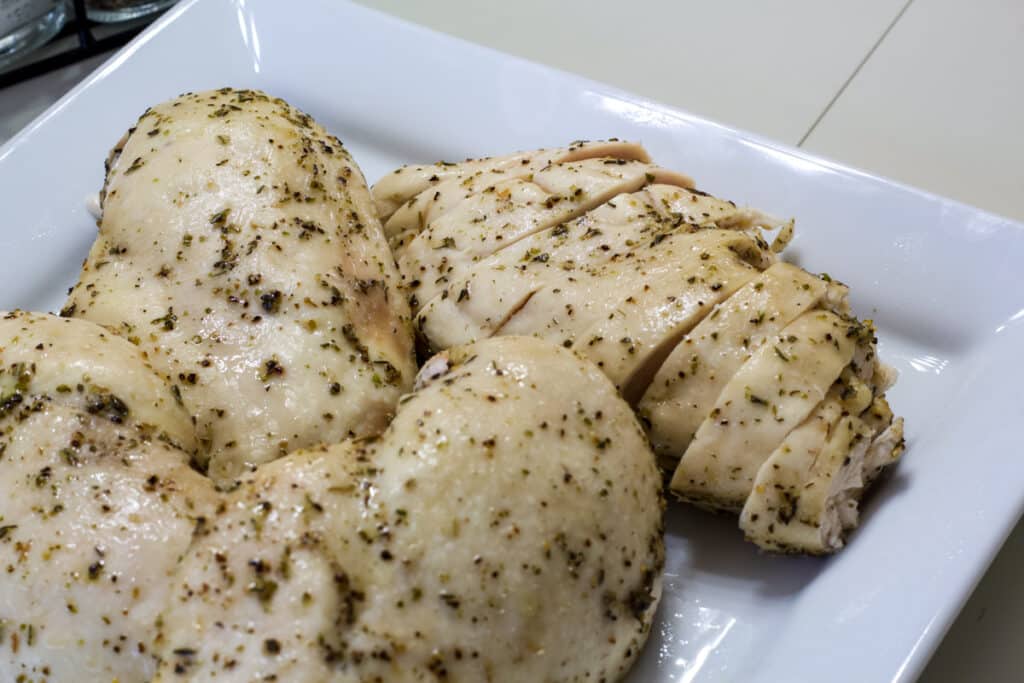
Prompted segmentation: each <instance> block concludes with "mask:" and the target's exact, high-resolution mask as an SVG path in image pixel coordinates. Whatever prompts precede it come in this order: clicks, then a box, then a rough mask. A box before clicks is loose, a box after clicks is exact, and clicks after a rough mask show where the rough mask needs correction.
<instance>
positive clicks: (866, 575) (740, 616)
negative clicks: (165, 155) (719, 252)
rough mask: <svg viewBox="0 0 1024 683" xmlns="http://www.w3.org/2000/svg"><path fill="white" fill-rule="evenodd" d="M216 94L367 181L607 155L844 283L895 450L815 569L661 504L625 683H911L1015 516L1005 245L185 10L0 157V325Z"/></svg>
mask: <svg viewBox="0 0 1024 683" xmlns="http://www.w3.org/2000/svg"><path fill="white" fill-rule="evenodd" d="M225 85H232V86H236V87H256V88H262V89H264V90H267V91H269V92H271V93H273V94H276V95H279V96H281V97H284V98H285V99H287V100H289V101H290V102H291V103H292V104H294V105H296V106H298V107H299V108H301V109H304V110H305V111H307V112H309V113H310V114H312V115H313V116H315V117H316V118H317V119H319V120H320V121H321V122H323V123H324V124H325V125H326V126H327V128H328V129H330V130H331V131H332V132H334V133H335V134H337V135H338V136H339V137H340V138H341V139H342V140H343V141H345V142H346V144H347V145H348V147H349V148H350V150H351V151H352V152H353V154H354V156H355V158H356V159H357V161H358V162H359V163H360V164H361V166H362V168H363V170H364V172H365V174H366V176H367V178H368V179H370V180H371V181H373V180H376V179H377V178H378V177H380V176H381V175H383V174H384V173H385V172H387V171H389V170H391V169H392V168H393V167H395V166H398V165H400V164H401V163H406V162H419V161H434V160H436V159H442V158H444V159H458V158H462V157H465V156H469V155H472V156H479V155H482V154H486V153H500V152H505V151H510V150H514V149H527V148H534V147H539V146H547V145H560V144H564V143H566V142H568V141H570V140H575V139H578V138H604V137H611V136H617V137H621V138H627V139H634V140H639V141H641V142H643V143H644V144H645V145H646V146H647V147H648V149H649V150H650V151H651V153H652V155H653V156H654V158H655V159H656V160H657V161H659V162H660V163H662V164H663V165H665V166H668V167H670V168H675V169H678V170H682V171H685V172H686V173H689V174H691V175H693V176H694V177H695V178H696V179H697V181H698V183H699V185H700V187H702V188H703V189H705V190H707V191H710V192H712V193H714V194H717V195H719V196H722V197H726V198H731V199H733V200H735V201H737V203H741V204H750V205H752V206H755V207H758V208H761V209H763V210H765V211H768V212H770V213H772V214H775V215H780V216H795V217H796V218H797V234H798V237H797V240H796V241H795V243H794V245H793V246H792V247H791V256H792V258H794V259H795V260H797V261H798V262H800V263H801V264H802V265H804V266H805V267H807V268H809V269H811V270H815V271H827V272H829V273H830V274H832V275H833V276H835V277H837V278H839V279H841V280H843V281H845V282H847V283H849V284H850V285H851V288H852V299H853V304H854V306H855V309H856V311H857V312H858V313H859V314H861V315H862V316H865V317H873V318H874V319H875V320H876V322H877V324H878V327H879V337H880V340H881V343H880V347H881V353H882V356H883V358H884V359H885V360H887V361H888V362H890V363H892V364H894V365H896V366H897V367H898V368H899V370H900V372H901V380H900V382H899V384H897V386H896V388H895V389H894V390H893V391H892V392H891V393H890V397H891V402H892V404H893V406H894V408H895V409H896V410H897V412H899V413H901V414H903V415H905V416H906V418H907V426H908V437H909V438H908V441H909V452H908V453H907V455H906V457H905V459H904V461H903V462H902V463H901V464H900V465H899V466H898V467H897V468H896V470H895V472H894V473H893V474H892V476H890V477H889V478H888V479H887V480H886V481H885V482H884V486H883V487H882V490H881V491H879V493H878V494H877V495H875V496H873V497H872V498H871V500H870V501H869V503H868V505H867V507H866V511H865V515H864V523H863V526H862V528H861V530H860V531H859V532H857V533H856V534H854V536H853V538H852V539H851V543H850V546H849V548H847V549H846V550H845V551H844V552H842V553H840V554H839V555H838V556H837V557H835V558H832V559H827V560H821V559H809V558H785V557H772V556H766V555H763V554H759V553H758V552H757V551H756V549H755V548H753V547H752V546H750V545H748V544H745V543H744V542H743V541H742V539H741V538H740V533H739V532H738V531H737V529H736V523H735V521H734V520H733V519H730V518H724V517H714V516H710V515H706V514H703V513H700V512H697V511H694V510H691V509H684V508H682V507H680V506H678V505H673V506H671V509H670V511H669V514H668V548H669V552H668V561H667V566H666V577H665V580H666V590H665V597H664V599H663V602H662V605H661V609H660V612H659V618H658V622H657V624H656V625H655V629H654V632H653V633H652V636H651V639H650V642H649V643H648V646H647V648H646V650H645V651H644V653H643V656H642V658H641V660H640V662H639V663H638V664H637V666H636V667H635V669H634V672H633V674H632V676H631V678H630V680H631V681H636V682H639V681H681V682H691V681H699V682H704V683H708V682H712V681H763V682H766V683H767V682H775V681H818V680H828V681H851V682H857V683H865V682H868V681H890V680H891V681H910V680H913V679H914V678H915V677H916V676H917V674H918V673H919V672H920V671H921V669H922V667H923V665H924V663H925V662H926V661H927V658H928V656H929V655H930V653H931V652H932V650H933V649H934V648H935V646H936V645H937V644H938V642H939V640H940V639H941V637H942V634H943V633H944V632H945V630H946V628H947V626H948V625H949V623H950V622H951V621H952V619H953V618H954V616H955V615H956V612H957V611H958V610H959V608H960V606H961V605H962V603H963V601H964V600H965V599H966V597H967V596H968V595H969V593H970V591H971V589H972V587H973V586H974V584H975V582H976V581H977V580H978V578H979V577H980V576H981V574H982V573H983V572H984V570H985V568H986V567H987V566H988V564H989V562H990V561H991V559H992V557H993V555H994V554H995V553H996V551H997V550H998V548H999V546H1000V545H1001V543H1002V541H1003V539H1004V538H1005V536H1006V534H1007V533H1008V531H1009V530H1010V529H1011V528H1012V526H1013V524H1014V523H1015V522H1016V520H1017V519H1018V517H1019V515H1020V513H1021V509H1022V504H1024V458H1022V457H1021V447H1020V440H1019V438H1018V433H1019V428H1020V425H1021V424H1022V423H1024V401H1022V400H1021V399H1020V396H1019V393H1020V389H1019V388H1020V387H1021V386H1022V384H1024V370H1022V365H1021V363H1020V353H1021V350H1022V349H1024V286H1022V285H1021V284H1020V276H1019V272H1020V267H1021V263H1024V226H1022V225H1020V224H1018V223H1015V222H1012V221H1009V220H1006V219H1002V218H998V217H996V216H992V215H989V214H986V213H983V212H980V211H978V210H975V209H972V208H970V207H966V206H963V205H961V204H958V203H955V202H952V201H948V200H943V199H940V198H937V197H934V196H931V195H928V194H925V193H921V192H918V191H916V190H912V189H909V188H906V187H902V186H899V185H896V184H894V183H891V182H888V181H885V180H881V179H878V178H874V177H871V176H868V175H865V174H862V173H859V172H856V171H852V170H849V169H846V168H843V167H841V166H837V165H835V164H832V163H829V162H825V161H821V160H819V159H815V158H813V157H810V156H808V155H806V154H803V153H802V152H798V151H795V150H792V149H789V148H787V147H784V146H781V145H776V144H772V143H770V142H766V141H763V140H760V139H758V138H756V137H753V136H749V135H745V134H742V133H738V132H736V131H733V130H730V129H728V128H723V127H721V126H718V125H716V124H713V123H710V122H707V121H704V120H702V119H699V118H696V117H693V116H690V115H687V114H684V113H681V112H678V111H675V110H672V109H668V108H666V107H663V106H660V105H657V104H654V103H651V102H648V101H645V100H642V99H638V98H636V97H632V96H630V95H627V94H624V93H621V92H618V91H615V90H613V89H610V88H607V87H605V86H601V85H598V84H595V83H592V82H589V81H586V80H582V79H579V78H576V77H573V76H569V75H566V74H563V73H559V72H554V71H552V70H550V69H547V68H545V67H541V66H537V65H533V64H529V63H526V62H523V61H520V60H518V59H514V58H510V57H507V56H504V55H501V54H498V53H495V52H491V51H488V50H485V49H482V48H478V47H474V46H471V45H468V44H465V43H462V42H458V41H456V40H453V39H450V38H446V37H443V36H440V35H437V34H433V33H430V32H427V31H425V30H422V29H419V28H416V27H412V26H409V25H406V24H403V23H400V22H397V21H395V20H392V19H390V18H387V17H384V16H383V15H379V14H376V13H374V12H371V11H369V10H366V9H363V8H360V7H357V6H353V5H349V4H347V3H341V2H337V1H334V0H301V1H293V2H288V3H280V2H273V1H272V0H234V1H230V0H203V1H197V2H184V3H182V4H180V5H179V6H178V7H177V8H175V9H174V10H172V11H171V12H170V13H169V14H168V15H167V16H166V17H164V18H163V19H162V20H160V21H159V22H158V23H157V24H156V25H154V26H153V27H152V28H151V29H149V30H148V31H147V32H146V33H145V34H143V35H142V36H140V38H139V39H137V40H136V41H134V42H133V43H132V44H131V45H129V46H128V47H127V48H126V49H124V50H123V51H121V52H120V53H119V54H118V55H117V56H115V57H114V58H113V59H111V60H110V61H109V62H107V63H106V64H105V65H104V66H103V67H101V68H100V69H99V70H98V71H97V72H96V73H95V74H94V75H93V76H92V77H90V78H89V79H88V80H87V81H85V82H84V83H83V84H81V85H80V86H79V87H77V88H76V89H75V90H73V91H72V92H71V93H70V94H68V96H66V97H65V98H64V99H62V100H61V101H60V102H59V103H57V104H56V105H55V106H54V107H52V108H51V109H50V110H49V111H48V112H46V113H45V114H44V115H43V116H41V117H40V118H39V119H38V120H37V121H35V122H34V123H33V124H32V125H30V126H29V127H28V128H27V129H26V130H25V131H23V132H22V133H21V134H19V135H18V136H17V137H15V138H14V139H12V140H11V141H10V142H8V143H7V144H6V145H5V146H3V147H0V197H2V200H3V204H4V207H5V209H6V211H5V213H6V219H5V224H4V227H3V229H2V230H0V273H2V275H0V278H2V279H0V282H2V283H3V288H2V290H0V307H3V308H12V307H22V308H30V309H36V310H56V309H57V308H59V307H60V304H61V301H62V299H63V296H64V292H65V291H66V289H67V287H68V286H69V285H70V284H71V283H72V282H73V281H74V279H75V278H76V275H77V271H78V267H79V265H80V263H81V260H82V259H83V258H84V256H85V254H86V251H87V250H88V247H89V245H90V244H91V242H92V240H93V237H94V234H95V226H94V224H93V221H92V219H91V218H90V216H89V215H88V213H87V212H86V209H85V202H84V199H85V198H86V196H87V195H89V194H90V193H93V192H95V191H96V190H98V188H99V187H100V184H101V182H102V178H103V160H104V158H105V157H106V154H107V151H108V149H109V148H110V147H111V145H112V144H113V143H114V142H115V141H116V140H117V139H118V138H119V137H120V136H121V135H122V133H123V132H124V131H125V129H126V128H127V127H128V126H130V125H132V124H133V123H134V121H135V119H136V118H137V116H138V115H139V114H140V113H142V111H143V110H144V109H145V108H146V107H147V106H148V105H150V104H153V103H156V102H159V101H161V100H164V99H166V98H169V97H172V96H174V95H177V94H179V93H180V92H183V91H186V90H202V89H207V88H214V87H221V86H225ZM752 106H756V105H752ZM566 628H580V629H585V628H586V624H567V625H566Z"/></svg>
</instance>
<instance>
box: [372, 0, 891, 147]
mask: <svg viewBox="0 0 1024 683" xmlns="http://www.w3.org/2000/svg"><path fill="white" fill-rule="evenodd" d="M359 1H360V2H361V3H362V4H364V5H367V6H369V7H374V8H377V9H381V10H384V11H386V12H388V13H390V14H394V15H397V16H400V17H402V18H404V19H408V20H410V21H413V22H415V23H418V24H422V25H424V26H428V27H430V28H433V29H436V30H439V31H443V32H445V33H449V34H452V35H455V36H458V37H460V38H464V39H466V40H470V41H472V42H476V43H480V44H483V45H487V46H489V47H493V48H496V49H498V50H500V51H502V52H506V53H509V54H514V55H517V56H520V57H525V58H527V59H530V60H533V61H536V62H541V63H543V64H547V65H549V66H554V67H556V68H560V69H564V70H566V71H571V72H574V73H578V74H581V75H583V76H587V77H589V78H593V79H595V80H599V81H601V82H604V83H608V84H610V85H614V86H617V87H620V88H623V89H625V90H628V91H630V92H633V93H636V94H639V95H643V96H646V97H650V98H652V99H655V100H658V101H660V102H664V103H665V104H670V105H672V106H675V107H679V108H681V109H684V110H686V111H689V112H692V113H694V114H698V115H701V116H705V117H707V118H710V119H712V120H714V121H717V122H719V123H724V124H726V125H730V126H733V127H737V128H741V129H745V130H750V131H753V132H756V133H760V134H762V135H765V136H768V137H770V138H773V139H775V140H781V141H784V142H788V143H790V144H796V142H797V141H799V140H800V138H801V137H803V135H804V133H805V132H806V131H807V130H808V129H809V128H810V126H811V124H812V123H813V122H814V120H815V119H816V118H817V117H818V114H819V113H820V112H821V110H822V109H823V108H824V107H825V105H826V104H827V103H828V102H829V100H830V99H831V98H832V96H833V95H834V93H835V92H836V91H837V90H838V89H839V88H840V86H841V85H842V84H843V82H845V80H846V79H847V77H848V76H849V74H850V73H851V72H852V71H853V70H854V69H855V68H856V66H857V65H858V64H859V63H860V61H861V59H862V58H863V57H864V55H865V54H866V53H867V52H868V50H870V49H871V47H872V46H873V45H874V44H875V42H876V41H877V40H878V38H879V36H881V35H882V33H883V32H884V31H885V29H886V28H887V27H888V26H889V24H890V23H891V22H892V20H893V18H894V17H895V16H896V15H897V14H898V13H899V11H900V9H901V8H902V7H903V5H904V4H905V0H862V1H860V2H857V1H855V0H839V1H836V2H817V1H816V0H782V1H780V2H770V3H766V2H756V1H754V0H723V1H721V2H697V1H695V0H680V1H678V2H658V1H656V0H634V1H633V2H628V3H623V2H614V1H612V0H599V1H594V2H587V1H586V0H566V1H563V2H554V3H552V2H545V1H544V0H519V1H517V2H503V3H487V4H486V10H483V9H482V7H483V6H482V5H480V4H479V3H475V2H472V0H434V1H433V2H424V3H419V2H404V1H403V0H359Z"/></svg>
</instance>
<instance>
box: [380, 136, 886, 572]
mask: <svg viewBox="0 0 1024 683" xmlns="http://www.w3.org/2000/svg"><path fill="white" fill-rule="evenodd" d="M614 145H615V146H611V147H609V146H605V145H603V144H602V143H596V144H591V145H588V144H583V145H578V146H576V147H575V148H577V149H579V150H581V151H580V152H579V154H583V155H585V156H586V158H585V159H583V160H580V159H572V160H571V161H570V160H568V159H567V155H566V153H562V154H561V156H560V155H559V154H557V153H552V151H551V150H539V151H537V152H533V153H529V152H527V153H520V154H517V155H512V156H509V157H497V158H494V159H490V160H488V159H483V160H470V161H468V162H466V163H465V164H441V165H438V166H416V167H407V168H404V169H399V170H398V171H396V172H394V173H392V174H390V175H388V176H386V177H385V178H384V179H383V180H381V181H380V182H379V183H378V184H377V186H376V188H375V192H376V193H378V197H377V199H378V204H379V206H381V207H382V208H384V210H385V211H388V212H390V213H389V215H390V218H389V219H388V224H389V225H393V226H394V228H393V230H392V231H391V233H390V234H391V239H392V246H393V247H394V249H395V252H396V255H397V257H398V264H399V268H400V269H401V271H402V277H403V281H404V283H405V286H406V287H407V288H408V290H409V291H410V292H411V299H410V301H411V303H412V307H413V313H414V315H415V316H416V317H415V321H416V329H417V331H418V333H419V334H420V335H421V337H422V342H423V343H424V344H425V345H426V346H427V347H429V348H431V349H433V350H435V351H436V350H441V349H445V348H448V347H449V346H452V345H456V344H464V343H467V342H470V341H473V340H479V339H486V338H488V337H494V336H500V335H531V336H535V337H540V338H544V339H548V340H550V341H553V342H556V343H558V344H561V345H563V346H566V347H570V348H573V349H575V350H577V351H578V352H579V353H581V354H583V355H584V356H586V357H587V358H589V359H590V360H592V361H593V362H594V363H595V364H596V365H597V366H598V367H599V368H601V369H602V370H603V371H604V372H605V374H606V375H607V376H608V377H609V378H610V379H611V380H612V381H613V382H614V383H615V385H616V387H617V388H618V389H619V391H620V392H621V394H622V396H623V397H624V398H625V399H626V400H627V401H628V402H629V403H631V404H632V405H634V406H635V407H636V409H637V412H638V414H639V417H640V418H641V421H642V423H643V424H644V426H645V427H646V429H647V431H648V434H649V437H650V440H651V442H652V445H653V446H654V448H655V451H656V453H657V455H658V457H659V460H660V462H661V463H662V464H663V465H664V466H665V467H666V468H669V469H673V470H674V473H673V477H672V480H671V488H672V490H673V492H674V493H675V494H676V495H677V496H679V497H680V498H683V499H685V500H687V501H690V502H693V503H696V504H698V505H701V506H704V507H709V508H714V509H720V510H726V511H731V512H736V513H739V512H741V511H743V517H742V521H741V526H742V528H743V529H744V531H745V533H746V535H747V537H748V538H750V539H751V540H753V541H754V542H756V543H758V544H759V545H761V546H762V547H765V548H769V549H772V550H782V551H787V552H792V551H806V552H812V553H821V552H831V551H833V550H835V549H838V548H839V547H842V545H843V542H844V541H843V539H844V536H845V534H846V533H847V532H848V531H849V530H850V529H852V528H853V527H854V526H856V523H857V519H858V514H857V506H858V502H859V500H860V497H861V496H862V495H863V493H864V490H865V489H866V487H867V486H868V484H869V483H870V482H871V480H872V479H874V478H875V476H876V475H877V473H878V472H879V471H880V470H881V469H882V468H883V467H885V466H887V465H889V464H891V463H892V462H894V461H895V460H896V459H897V457H898V456H899V454H900V453H901V451H902V422H900V421H899V420H898V419H896V418H894V416H893V415H892V412H891V411H890V410H889V409H888V404H887V402H886V401H885V397H884V392H885V391H886V389H888V387H889V386H890V385H891V380H892V379H894V377H893V373H892V372H891V371H890V370H889V369H888V368H886V367H885V366H883V365H881V364H880V363H879V361H878V358H877V354H876V352H875V346H876V344H875V341H876V340H875V338H874V329H873V327H872V325H871V324H870V321H859V320H857V319H856V318H855V317H854V316H853V315H852V314H851V313H850V309H849V304H848V303H847V289H846V287H845V286H844V285H842V284H840V283H838V282H836V281H833V280H832V279H831V278H829V277H828V276H821V277H819V276H817V275H814V274H812V273H809V272H807V271H805V270H803V269H801V268H798V267H796V266H793V265H790V264H787V263H784V262H781V261H779V260H778V257H777V254H778V253H779V252H781V251H782V250H783V249H784V248H785V246H786V245H787V244H788V242H789V241H790V240H791V239H792V235H793V223H792V221H789V222H784V221H779V220H777V219H773V218H771V217H769V216H766V215H765V214H762V213H760V212H758V211H756V210H752V209H748V208H743V207H738V206H737V205H735V204H734V203H732V202H728V201H723V200H720V199H717V198H715V197H712V196H710V195H708V194H707V193H704V192H701V191H699V190H696V189H694V188H693V184H692V181H691V180H690V179H689V178H686V177H685V176H671V175H670V174H669V172H667V171H663V170H661V169H660V168H659V167H657V166H655V165H653V164H652V162H651V160H650V156H649V155H648V154H647V153H646V152H643V151H640V150H638V149H636V148H635V147H624V146H622V145H623V143H619V142H617V141H616V142H615V143H614ZM570 149H574V148H570ZM627 157H628V158H627ZM630 159H631V160H630ZM538 160H541V161H543V162H544V164H545V165H544V166H542V167H540V168H539V169H538V168H536V167H535V166H536V164H537V162H538ZM520 168H522V169H528V171H527V172H525V174H524V173H522V172H518V171H517V169H520ZM640 171H643V172H644V177H643V179H642V180H641V179H640V178H639V172H640ZM506 175H513V176H514V178H513V179H511V180H509V179H506V177H505V176H506ZM576 178H585V179H586V180H581V181H579V182H577V181H576V180H575V179H576ZM556 185H557V187H558V189H557V191H556V190H555V186H556ZM598 188H599V191H594V190H597V189H598ZM615 190H618V191H619V192H618V194H613V193H614V191H615ZM545 193H547V194H545ZM555 200H557V201H555ZM545 201H546V202H547V204H544V203H542V202H545ZM403 202H404V203H403ZM768 231H777V233H776V235H775V238H774V241H773V242H772V243H771V244H769V243H768V241H767V232H768ZM836 391H838V392H839V393H840V395H841V397H842V400H843V401H844V402H845V403H844V406H846V407H845V408H844V410H846V411H847V412H848V413H849V415H848V416H847V417H849V418H850V419H849V420H845V421H842V422H839V423H835V424H834V425H833V422H834V420H832V419H831V412H830V411H831V408H829V406H830V405H831V404H830V403H829V399H828V398H827V397H828V396H831V395H832V394H833V393H834V392H836ZM851 392H853V393H852V394H851ZM853 395H855V397H856V400H855V401H853V400H852V399H851V398H850V396H853ZM821 424H827V425H828V428H827V429H826V430H825V432H826V436H825V437H821V436H820V432H821V430H820V429H819V426H820V425H821ZM832 426H836V427H837V428H840V429H842V430H845V431H844V432H843V433H844V434H847V435H849V438H847V439H845V440H844V439H836V440H835V441H833V440H832V439H833V436H834V435H833V434H832V433H831V428H832ZM823 451H827V455H826V456H822V457H819V454H820V453H822V452H823ZM801 487H807V488H808V489H814V493H813V495H812V494H811V493H810V492H805V493H801V494H800V495H799V498H800V500H801V501H802V502H801V503H800V506H799V508H800V509H799V514H797V513H794V512H791V511H789V507H792V505H791V503H792V500H790V499H788V498H784V497H783V498H780V496H786V495H788V496H796V495H797V494H796V493H794V492H795V491H797V490H798V489H800V488H801ZM780 492H782V493H780ZM780 511H781V512H780Z"/></svg>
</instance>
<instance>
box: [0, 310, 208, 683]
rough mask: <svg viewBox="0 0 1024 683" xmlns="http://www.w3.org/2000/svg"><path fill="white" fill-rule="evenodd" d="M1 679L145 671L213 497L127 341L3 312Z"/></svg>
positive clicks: (183, 423) (121, 676) (86, 326)
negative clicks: (158, 623) (178, 573)
mask: <svg viewBox="0 0 1024 683" xmlns="http://www.w3.org/2000/svg"><path fill="white" fill-rule="evenodd" d="M0 386H2V397H0V452H2V453H3V457H2V458H0V482H3V484H2V488H3V495H2V496H0V563H2V565H3V566H4V567H6V571H4V572H3V573H0V628H2V630H3V638H2V640H3V644H4V646H3V647H2V648H0V679H2V680H4V681H22V680H24V681H85V680H88V681H100V680H103V681H111V680H116V681H121V682H122V683H144V682H145V681H148V680H149V678H150V676H151V675H152V674H153V672H154V669H155V660H154V658H153V650H154V637H155V635H156V633H155V626H154V623H155V620H156V618H157V616H158V614H159V613H160V611H161V610H162V609H163V606H164V605H165V604H166V600H167V597H168V595H169V592H170V584H169V582H168V581H169V575H170V574H171V572H172V570H173V569H174V567H175V565H176V564H177V562H178V559H179V557H180V556H181V555H182V554H184V552H185V550H186V549H187V548H188V546H189V544H190V542H191V539H192V534H193V531H194V529H195V528H196V525H197V524H198V523H200V522H201V520H202V519H204V518H209V517H210V516H211V515H212V514H213V512H214V510H215V506H216V492H215V490H214V488H213V486H212V484H211V483H210V482H209V481H208V480H207V479H206V478H205V477H203V476H201V475H200V474H198V473H197V472H195V471H193V470H192V469H191V468H190V467H189V459H190V456H189V453H187V452H186V451H184V450H181V449H179V448H176V447H175V446H173V445H171V442H177V443H180V444H185V445H188V444H194V436H192V435H191V433H190V432H191V424H190V421H189V417H188V413H187V412H186V411H185V410H184V409H183V408H182V407H180V406H179V405H177V404H176V402H175V401H174V398H173V395H172V392H171V387H170V385H168V384H166V383H164V382H162V381H161V380H160V379H159V378H158V377H157V376H156V375H155V374H154V373H153V372H152V371H151V370H149V368H148V365H147V363H146V361H145V359H144V358H143V356H142V354H141V352H140V351H139V350H138V349H137V348H135V347H134V346H132V345H131V344H130V343H128V342H127V341H125V340H123V339H120V338H118V337H116V336H114V335H111V334H110V333H109V332H107V331H105V330H104V329H103V328H101V327H99V326H97V325H93V324H92V323H88V322H85V321H79V320H62V319H59V318H54V317H51V316H42V315H35V314H27V313H9V314H6V315H4V316H3V318H2V319H0Z"/></svg>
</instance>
